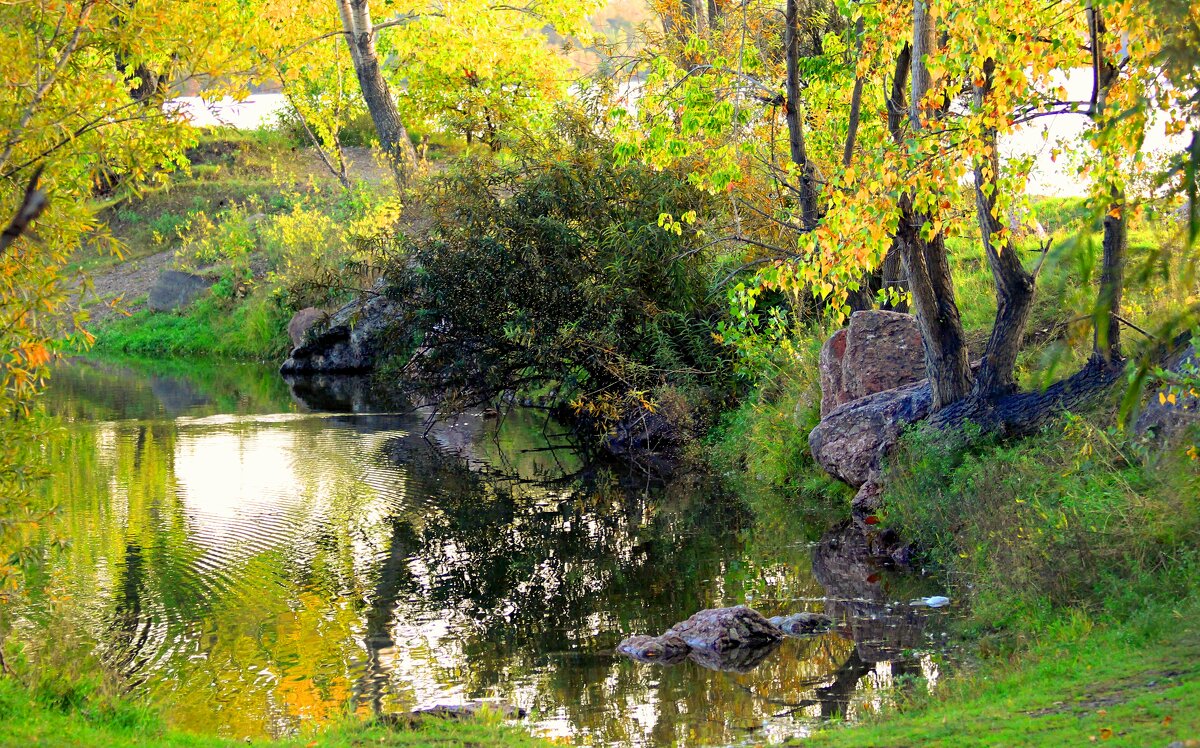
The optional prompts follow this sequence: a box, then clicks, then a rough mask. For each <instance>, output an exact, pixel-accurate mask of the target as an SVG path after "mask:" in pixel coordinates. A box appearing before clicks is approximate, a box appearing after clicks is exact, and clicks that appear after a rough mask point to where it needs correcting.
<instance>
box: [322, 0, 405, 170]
mask: <svg viewBox="0 0 1200 748" xmlns="http://www.w3.org/2000/svg"><path fill="white" fill-rule="evenodd" d="M337 3H338V13H339V15H340V16H341V19H342V28H343V30H344V31H345V32H346V43H347V44H349V45H350V57H351V59H352V60H353V61H354V72H355V74H356V75H357V76H358V85H359V88H361V89H362V95H363V101H365V102H366V104H367V111H369V112H370V113H371V121H372V122H374V123H375V132H376V134H377V135H378V136H379V145H380V147H382V148H383V152H384V153H385V154H386V155H387V158H388V161H389V163H390V166H391V167H392V173H393V174H394V175H395V177H396V183H397V184H398V185H399V186H400V188H401V189H403V188H405V187H408V186H409V184H410V182H411V181H412V178H413V176H414V175H415V173H416V169H417V150H416V148H414V147H413V144H412V140H411V139H409V137H408V130H407V129H406V128H405V127H404V123H403V122H401V121H400V113H399V112H398V111H397V110H396V102H395V101H393V100H392V93H391V91H390V90H389V89H388V85H387V81H386V80H384V78H383V71H382V69H381V68H380V65H379V55H378V53H377V52H376V50H375V29H374V26H373V25H372V23H371V8H370V4H369V1H368V0H337Z"/></svg>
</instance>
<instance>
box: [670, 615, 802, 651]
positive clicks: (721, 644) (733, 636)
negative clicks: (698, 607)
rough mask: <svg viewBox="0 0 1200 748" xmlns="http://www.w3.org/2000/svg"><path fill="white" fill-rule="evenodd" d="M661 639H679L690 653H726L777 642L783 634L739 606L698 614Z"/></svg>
mask: <svg viewBox="0 0 1200 748" xmlns="http://www.w3.org/2000/svg"><path fill="white" fill-rule="evenodd" d="M664 636H676V637H679V638H680V639H682V640H683V641H685V642H687V645H688V646H689V647H691V648H692V649H694V650H707V651H710V652H727V651H729V650H732V649H737V648H739V647H750V648H754V647H761V646H764V645H766V644H772V643H774V642H778V641H779V640H780V639H782V638H783V633H782V632H781V631H780V630H779V629H778V628H776V627H775V626H774V625H773V624H772V623H771V622H770V621H768V620H767V619H766V618H763V616H762V614H761V613H759V612H758V611H756V610H751V609H750V608H747V607H745V606H743V605H739V606H737V607H735V608H713V609H710V610H702V611H700V612H699V613H697V614H696V615H694V616H692V617H691V618H689V619H687V620H686V621H683V622H681V623H677V624H675V625H674V626H672V627H671V628H670V629H668V630H667V633H666V634H664Z"/></svg>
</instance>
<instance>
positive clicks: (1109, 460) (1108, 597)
mask: <svg viewBox="0 0 1200 748" xmlns="http://www.w3.org/2000/svg"><path fill="white" fill-rule="evenodd" d="M955 443H956V444H958V443H961V442H959V441H955ZM889 465H890V482H889V484H888V488H887V493H886V497H885V505H884V509H883V511H882V512H881V514H882V515H883V517H884V519H885V521H886V522H887V523H888V524H890V525H892V526H894V527H896V528H897V529H899V530H900V532H901V534H902V535H903V536H904V537H906V538H908V539H911V540H913V541H915V542H916V543H917V545H918V546H919V547H920V548H921V549H923V553H924V554H925V556H926V558H927V560H929V561H931V562H933V563H935V564H937V565H939V566H942V567H943V568H944V569H946V570H947V571H948V572H949V574H950V576H951V578H952V579H954V580H955V581H956V582H957V585H958V587H959V589H960V590H961V592H962V593H963V594H967V595H969V596H970V597H972V598H973V600H974V602H975V604H976V605H977V611H976V618H977V619H979V620H987V621H992V622H994V623H995V624H996V625H1002V626H1003V625H1012V626H1017V627H1021V626H1022V625H1024V624H1025V623H1026V621H1024V620H1023V619H1024V618H1025V617H1029V616H1032V617H1035V618H1041V617H1047V616H1048V615H1049V614H1050V612H1051V611H1053V610H1055V609H1057V608H1063V607H1073V608H1085V609H1089V610H1092V611H1096V612H1106V613H1109V614H1112V615H1115V616H1118V617H1123V616H1127V615H1129V614H1131V613H1132V612H1134V610H1136V608H1137V607H1138V605H1140V604H1141V603H1142V602H1144V600H1145V598H1147V597H1168V598H1169V597H1171V596H1176V595H1179V596H1181V595H1185V594H1188V593H1189V591H1192V590H1194V589H1195V587H1194V585H1195V582H1194V571H1195V570H1196V569H1197V563H1198V561H1200V558H1198V556H1197V552H1198V551H1197V543H1196V541H1197V539H1198V538H1200V464H1198V463H1197V462H1196V461H1194V460H1192V459H1190V458H1188V457H1187V456H1186V455H1183V454H1181V453H1179V452H1178V451H1173V450H1166V451H1162V452H1157V453H1154V452H1147V451H1145V449H1143V448H1142V447H1140V446H1139V445H1138V444H1137V443H1136V442H1134V441H1132V440H1131V438H1130V437H1129V436H1128V435H1126V434H1124V433H1121V432H1118V431H1116V430H1115V429H1103V428H1100V427H1098V426H1096V425H1094V424H1093V423H1092V422H1090V421H1089V420H1086V419H1083V418H1080V417H1077V416H1071V415H1068V416H1066V417H1065V418H1064V419H1063V420H1062V421H1061V422H1060V423H1059V424H1058V425H1057V426H1054V427H1051V428H1047V429H1046V430H1045V431H1044V432H1043V433H1042V434H1040V435H1038V436H1036V437H1033V438H1030V439H1026V440H1023V441H1018V442H1014V443H1007V444H1006V443H998V442H997V441H996V440H995V439H984V440H975V443H974V445H973V446H972V447H971V448H970V449H969V450H967V451H963V450H961V449H959V448H957V447H954V446H950V445H949V442H947V441H946V440H945V439H944V438H942V436H941V435H940V434H938V433H935V432H933V431H931V430H928V429H925V428H918V429H916V430H914V431H913V432H911V433H909V434H908V435H906V436H905V437H904V438H903V439H902V441H901V447H900V449H899V450H898V452H897V453H896V454H895V455H894V456H893V457H892V458H891V459H890V460H889Z"/></svg>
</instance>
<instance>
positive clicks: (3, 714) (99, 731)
mask: <svg viewBox="0 0 1200 748" xmlns="http://www.w3.org/2000/svg"><path fill="white" fill-rule="evenodd" d="M248 742H250V741H245V740H234V739H230V738H221V737H216V736H209V735H196V734H192V733H186V732H179V731H175V730H170V729H167V728H166V727H164V726H163V723H162V721H161V719H160V718H159V717H158V716H157V715H156V714H155V713H154V712H153V711H152V710H150V709H148V708H146V707H145V706H141V705H138V704H136V703H134V702H132V701H130V700H126V699H117V700H100V701H99V702H97V701H95V700H93V699H90V698H86V697H85V698H74V697H73V696H71V695H70V694H67V695H66V696H65V697H64V694H62V693H51V692H47V691H46V690H45V689H42V690H40V691H39V690H38V689H27V688H25V687H24V686H23V685H21V684H20V683H18V682H17V681H16V680H15V679H13V678H0V747H3V748H9V747H11V748H27V747H28V746H73V747H74V748H93V747H94V748H125V747H126V746H129V747H130V748H132V747H133V746H162V747H164V748H232V746H245V745H246V744H247V743H248ZM253 744H254V745H264V746H272V748H301V747H304V748H316V747H317V746H321V748H350V747H351V746H356V747H359V746H365V745H373V746H383V747H385V748H387V747H389V746H394V747H397V748H399V747H401V746H403V747H411V748H424V747H429V748H434V747H439V748H440V747H442V746H444V747H445V748H450V747H452V746H454V747H459V746H473V747H477V748H490V747H491V746H508V747H512V748H536V747H537V746H545V745H548V743H547V742H546V741H543V740H540V739H537V738H534V737H532V736H531V735H529V733H527V732H525V731H524V730H521V729H520V728H517V727H513V726H509V725H506V724H504V723H503V722H501V721H500V720H499V719H498V718H496V717H493V716H481V717H479V718H475V719H470V720H448V719H434V718H428V719H423V720H421V721H420V722H418V723H417V724H416V725H415V726H413V727H411V728H391V727H387V726H384V725H381V724H378V723H374V724H372V723H366V722H363V721H361V720H357V719H354V718H347V719H346V720H345V721H343V722H342V723H340V724H334V725H331V726H329V727H326V728H323V729H320V730H315V731H312V732H308V733H305V734H302V735H298V736H296V737H293V738H287V739H283V740H275V741H254V743H253Z"/></svg>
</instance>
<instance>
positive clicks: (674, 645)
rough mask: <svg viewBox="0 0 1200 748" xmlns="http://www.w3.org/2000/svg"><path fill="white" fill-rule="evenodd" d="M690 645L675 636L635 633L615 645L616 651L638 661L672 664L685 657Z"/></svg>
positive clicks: (681, 660)
mask: <svg viewBox="0 0 1200 748" xmlns="http://www.w3.org/2000/svg"><path fill="white" fill-rule="evenodd" d="M690 650H691V647H689V646H688V644H687V642H685V641H684V640H683V639H680V638H679V637H677V636H665V635H664V636H644V635H640V634H639V635H635V636H631V637H629V638H627V639H625V640H624V641H623V642H621V643H620V644H618V645H617V651H618V652H620V653H621V654H623V655H626V656H628V657H631V658H633V659H635V660H637V661H638V662H652V663H657V664H659V665H674V664H676V663H678V662H683V661H684V660H685V659H687V656H688V652H689V651H690Z"/></svg>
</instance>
